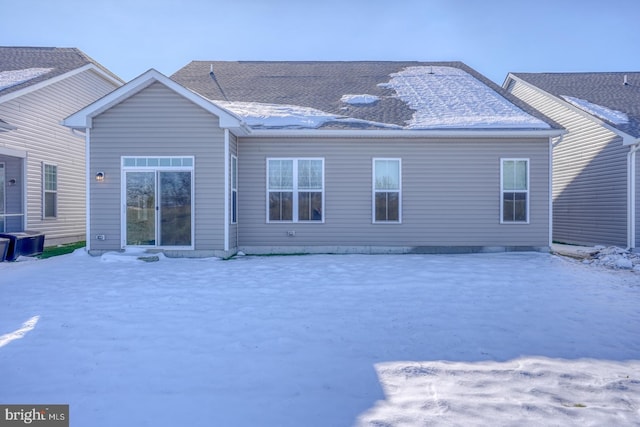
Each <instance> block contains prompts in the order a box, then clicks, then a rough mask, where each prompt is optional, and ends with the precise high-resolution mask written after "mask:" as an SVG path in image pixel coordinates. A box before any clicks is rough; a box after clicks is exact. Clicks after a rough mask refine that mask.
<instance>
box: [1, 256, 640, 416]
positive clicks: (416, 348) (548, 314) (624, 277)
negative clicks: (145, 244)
mask: <svg viewBox="0 0 640 427" xmlns="http://www.w3.org/2000/svg"><path fill="white" fill-rule="evenodd" d="M639 307H640V275H639V274H638V273H637V272H631V271H616V270H607V269H603V268H601V267H597V266H589V265H583V264H581V263H579V262H578V261H574V260H569V259H565V258H561V257H557V256H553V255H548V254H540V253H501V254H474V255H395V256H392V255H378V256H366V255H342V256H333V255H314V256H286V257H242V258H237V259H233V260H229V261H220V260H215V259H197V260H195V259H168V258H163V257H161V258H160V261H159V262H143V261H139V260H137V259H136V257H135V256H130V255H116V254H105V255H103V256H102V257H101V258H92V257H90V256H88V255H86V254H84V253H83V252H82V251H80V252H76V253H74V254H71V255H65V256H60V257H56V258H51V259H47V260H37V261H24V262H16V263H2V264H0V379H1V380H0V403H3V404H11V403H25V404H27V403H29V404H35V403H49V404H69V405H70V419H71V426H92V427H111V426H116V425H121V426H154V427H158V426H225V427H226V426H426V425H428V426H432V425H447V426H448V425H464V426H470V425H478V426H480V425H483V426H484V425H500V426H502V425H518V426H521V425H563V426H567V425H568V426H581V427H582V426H601V425H616V426H638V425H639V420H640V309H639Z"/></svg>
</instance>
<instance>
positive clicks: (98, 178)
mask: <svg viewBox="0 0 640 427" xmlns="http://www.w3.org/2000/svg"><path fill="white" fill-rule="evenodd" d="M96 181H98V182H102V181H104V172H98V173H97V174H96Z"/></svg>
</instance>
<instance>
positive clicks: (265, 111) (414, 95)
mask: <svg viewBox="0 0 640 427" xmlns="http://www.w3.org/2000/svg"><path fill="white" fill-rule="evenodd" d="M64 123H65V125H66V126H69V127H70V128H72V129H75V130H77V131H81V132H84V133H85V135H86V146H87V150H88V154H87V156H88V157H87V158H88V169H89V174H90V175H91V177H92V179H91V180H90V181H89V184H88V187H87V193H88V200H89V203H88V204H89V221H88V223H87V236H88V239H87V244H88V249H89V251H90V252H91V253H101V252H104V251H111V250H122V249H128V248H146V249H155V250H163V251H165V252H166V253H168V254H169V255H175V256H209V255H216V256H229V255H232V254H234V253H236V252H237V251H243V252H245V253H251V254H258V253H300V252H303V253H314V252H315V253H318V252H324V253H328V252H332V253H349V252H364V253H381V252H386V253H407V252H443V251H446V252H459V251H484V250H518V249H537V250H544V249H547V248H548V247H549V244H550V233H551V229H550V225H551V224H550V212H551V204H550V186H551V181H550V163H551V157H550V155H551V151H550V147H551V141H552V140H553V138H556V137H558V136H559V135H561V134H562V133H563V130H562V129H561V128H560V127H559V126H557V125H556V124H554V123H553V122H551V121H550V120H549V119H547V118H545V117H543V116H542V115H541V114H540V113H538V112H537V111H535V110H533V109H531V108H530V107H528V106H527V105H526V104H524V103H521V102H520V101H518V100H517V99H516V98H514V97H511V96H510V95H509V94H507V93H506V92H505V91H504V90H502V89H501V88H500V87H499V86H497V85H495V84H493V83H492V82H490V81H489V80H488V79H486V78H484V77H483V76H481V75H480V74H478V73H477V72H475V71H474V70H472V69H470V68H469V67H467V66H466V65H464V64H462V63H459V62H448V63H420V62H205V61H198V62H192V63H190V64H188V65H187V66H185V67H184V68H182V69H181V70H179V71H178V72H177V73H176V74H174V75H173V76H172V77H171V78H168V77H166V76H164V75H162V74H161V73H159V72H157V71H155V70H149V71H148V72H146V73H144V74H142V75H141V76H139V77H137V78H135V79H134V80H132V81H131V82H129V83H127V84H126V85H124V86H122V87H121V88H119V89H117V90H115V91H114V92H112V93H110V94H109V95H107V96H106V97H104V98H102V99H100V100H98V101H97V102H95V103H93V104H91V105H89V106H87V107H85V108H83V109H82V110H80V111H78V112H76V113H75V114H73V115H71V116H69V117H68V118H67V119H66V120H65V122H64Z"/></svg>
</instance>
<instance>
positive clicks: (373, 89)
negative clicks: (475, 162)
mask: <svg viewBox="0 0 640 427" xmlns="http://www.w3.org/2000/svg"><path fill="white" fill-rule="evenodd" d="M171 78H172V79H173V80H174V81H176V82H178V83H179V84H181V85H183V86H185V87H187V88H189V89H190V90H192V91H194V92H196V93H198V94H200V95H201V96H203V97H205V98H207V99H210V100H212V102H214V103H216V104H217V105H219V106H221V107H223V108H226V109H228V110H230V111H232V112H233V113H234V114H236V115H238V116H240V117H241V118H242V119H243V120H244V121H245V122H246V123H247V125H248V126H250V127H252V128H256V129H408V130H421V129H492V130H496V129H511V130H513V129H526V130H538V129H547V130H548V129H551V128H554V127H555V128H557V126H555V125H554V124H553V122H550V121H549V120H548V119H546V118H545V117H544V116H542V115H541V114H540V113H538V112H537V111H535V110H532V109H531V108H530V107H528V106H526V105H525V104H523V103H521V102H520V101H519V100H517V99H516V98H514V97H512V96H511V95H510V94H508V93H507V92H506V91H504V90H503V89H502V88H500V87H499V86H497V85H495V84H494V83H493V82H491V81H490V80H488V79H487V78H485V77H484V76H482V75H480V74H479V73H477V72H476V71H475V70H473V69H471V68H469V67H468V66H466V65H465V64H463V63H460V62H438V63H435V62H433V63H423V62H389V61H354V62H261V61H258V62H250V61H241V62H227V61H222V62H216V61H213V62H212V61H194V62H192V63H190V64H188V65H187V66H185V67H184V68H182V69H181V70H179V71H178V72H177V73H175V74H174V75H173V76H172V77H171Z"/></svg>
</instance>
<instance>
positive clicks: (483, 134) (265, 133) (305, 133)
mask: <svg viewBox="0 0 640 427" xmlns="http://www.w3.org/2000/svg"><path fill="white" fill-rule="evenodd" d="M565 133H566V131H565V130H563V129H522V130H516V129H451V130H445V129H427V130H335V129H334V130H322V129H258V130H256V129H254V130H252V131H251V135H250V136H252V137H278V138H300V137H305V138H312V137H318V138H553V137H557V136H560V135H564V134H565Z"/></svg>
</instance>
